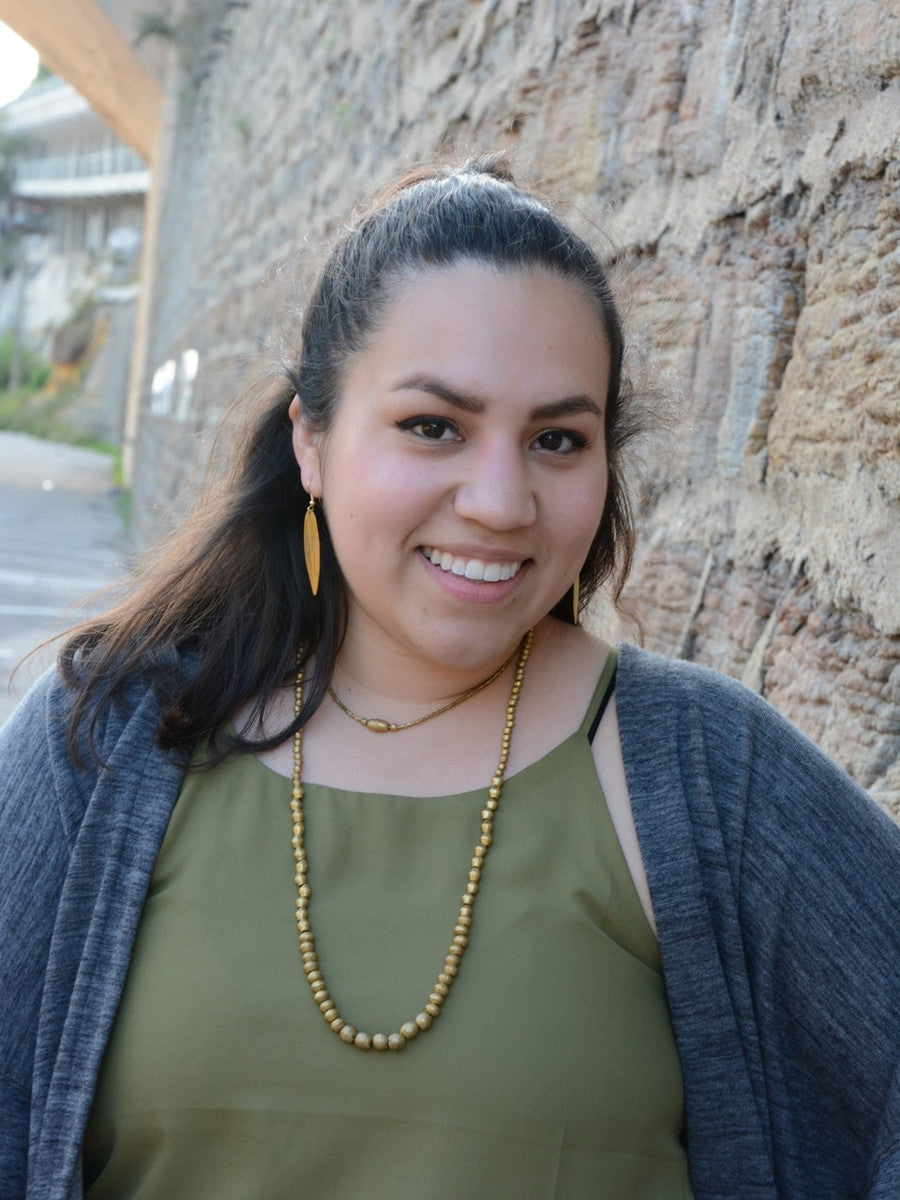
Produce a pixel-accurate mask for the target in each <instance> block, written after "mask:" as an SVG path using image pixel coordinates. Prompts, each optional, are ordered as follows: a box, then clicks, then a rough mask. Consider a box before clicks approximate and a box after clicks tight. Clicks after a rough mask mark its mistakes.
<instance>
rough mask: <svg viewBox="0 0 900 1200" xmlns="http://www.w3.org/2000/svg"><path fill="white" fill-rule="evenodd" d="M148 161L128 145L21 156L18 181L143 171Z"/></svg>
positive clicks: (125, 173) (17, 166)
mask: <svg viewBox="0 0 900 1200" xmlns="http://www.w3.org/2000/svg"><path fill="white" fill-rule="evenodd" d="M146 170H147V164H146V163H145V162H144V160H143V159H142V158H141V156H140V155H139V154H135V152H134V151H133V150H131V149H130V148H129V147H128V146H107V147H105V148H104V149H103V150H90V151H87V152H82V153H80V154H59V155H51V156H48V157H46V158H29V159H20V160H19V161H18V162H17V163H16V182H17V183H25V182H27V181H29V180H37V179H89V178H94V177H96V176H98V175H131V174H138V173H143V172H144V171H146Z"/></svg>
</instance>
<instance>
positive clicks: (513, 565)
mask: <svg viewBox="0 0 900 1200" xmlns="http://www.w3.org/2000/svg"><path fill="white" fill-rule="evenodd" d="M422 553H423V554H424V556H425V557H426V558H427V559H428V561H429V562H431V563H433V564H434V565H435V566H436V567H440V569H441V570H442V571H445V572H447V573H448V574H452V575H459V576H462V577H463V578H464V579H470V580H472V581H474V582H477V583H499V582H501V581H503V580H507V579H512V578H513V577H514V576H515V575H516V574H517V573H518V571H519V568H520V567H521V565H522V563H521V562H502V561H500V560H496V559H485V558H467V557H465V556H463V555H459V554H454V553H453V552H452V551H451V550H441V549H439V548H438V547H436V546H423V547H422Z"/></svg>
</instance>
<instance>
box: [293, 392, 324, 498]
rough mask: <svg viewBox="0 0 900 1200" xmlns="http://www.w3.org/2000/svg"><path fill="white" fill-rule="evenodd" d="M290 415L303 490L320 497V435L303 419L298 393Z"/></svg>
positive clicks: (295, 455) (295, 456)
mask: <svg viewBox="0 0 900 1200" xmlns="http://www.w3.org/2000/svg"><path fill="white" fill-rule="evenodd" d="M288 415H289V416H290V418H291V424H292V425H293V427H294V431H293V433H292V435H291V441H292V444H293V447H294V458H296V460H297V465H298V466H299V468H300V479H301V482H302V483H303V490H304V491H305V492H306V493H307V494H308V495H310V496H315V497H316V498H317V499H319V498H320V497H321V495H322V472H321V469H320V464H319V437H320V435H319V433H318V432H317V431H316V430H314V429H312V428H311V427H310V426H309V425H308V424H307V423H306V422H305V421H304V420H303V416H302V414H301V412H300V398H299V397H298V396H296V395H295V396H294V398H293V400H292V401H291V403H290V407H289V408H288Z"/></svg>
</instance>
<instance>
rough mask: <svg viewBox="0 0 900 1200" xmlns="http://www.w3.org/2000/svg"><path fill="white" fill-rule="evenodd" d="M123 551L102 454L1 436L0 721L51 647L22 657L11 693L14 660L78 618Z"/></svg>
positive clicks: (111, 576) (120, 563) (120, 568)
mask: <svg viewBox="0 0 900 1200" xmlns="http://www.w3.org/2000/svg"><path fill="white" fill-rule="evenodd" d="M129 553H130V546H129V542H128V538H127V535H126V533H125V530H124V528H123V524H122V519H121V516H120V514H119V499H118V493H117V492H116V491H115V489H114V487H113V482H112V464H111V460H110V459H109V458H108V457H107V455H105V454H98V453H97V452H96V451H93V450H84V449H82V448H81V447H77V446H61V445H57V444H56V443H54V442H43V441H40V440H38V439H37V438H32V437H28V436H27V435H26V434H23V433H4V432H2V431H0V723H2V722H3V721H4V720H5V719H6V717H7V716H8V715H9V713H10V712H11V711H12V709H13V708H14V707H15V705H16V703H17V702H18V701H19V700H20V699H21V697H22V696H23V695H24V693H25V691H26V690H27V688H28V685H29V684H30V683H31V682H33V680H34V679H36V678H37V676H38V675H39V674H40V673H41V671H42V670H43V669H44V667H45V666H46V665H47V664H48V663H49V662H51V661H52V659H53V654H54V651H53V649H52V648H51V649H49V650H44V651H42V652H41V654H40V655H39V656H35V658H34V659H29V660H28V662H27V663H25V664H24V665H23V666H22V667H21V668H20V669H19V671H18V672H17V673H16V677H15V680H14V681H13V684H12V690H10V683H9V677H10V674H11V672H12V669H13V667H14V666H15V664H16V663H17V662H18V661H19V660H20V659H21V658H22V656H23V655H24V654H26V653H27V652H28V651H29V650H31V649H32V648H33V647H34V646H36V645H37V644H38V643H39V642H40V641H42V640H43V639H44V638H46V637H48V636H49V635H51V634H52V633H54V632H58V631H59V630H60V629H65V628H66V626H67V625H70V624H72V623H73V622H74V621H75V620H77V619H78V618H79V617H80V616H82V615H84V613H85V611H86V610H85V609H84V607H83V601H84V599H85V597H86V596H87V595H88V594H89V593H90V592H93V591H94V590H95V589H97V588H99V587H103V586H104V585H106V584H108V583H112V582H113V581H114V580H116V579H117V578H119V576H121V575H122V574H123V573H124V571H125V569H126V567H127V563H128V557H129Z"/></svg>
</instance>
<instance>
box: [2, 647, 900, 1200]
mask: <svg viewBox="0 0 900 1200" xmlns="http://www.w3.org/2000/svg"><path fill="white" fill-rule="evenodd" d="M616 696H617V707H618V715H619V725H620V730H621V740H622V751H623V755H624V759H625V767H626V774H627V779H628V786H629V791H630V794H631V799H632V804H633V808H634V817H635V823H636V826H637V831H638V837H639V840H640V844H641V850H642V854H643V857H644V863H645V866H646V871H647V877H648V880H649V884H650V890H651V893H652V897H653V904H654V908H655V912H656V917H657V922H658V928H659V939H660V949H661V953H662V959H663V967H664V972H665V981H666V987H667V991H668V997H669V1003H670V1007H671V1013H672V1022H673V1026H674V1030H675V1037H676V1041H677V1044H678V1050H679V1054H680V1057H681V1063H682V1070H683V1074H684V1085H685V1101H686V1131H687V1147H688V1156H689V1163H690V1171H691V1182H692V1185H693V1190H694V1195H695V1197H696V1200H713V1198H715V1200H775V1198H776V1197H787V1198H790V1200H844V1198H850V1197H867V1198H868V1200H897V1197H898V1196H900V1069H898V1062H900V953H898V951H900V905H898V898H900V893H898V878H900V871H898V867H900V830H898V828H897V827H896V826H895V825H894V824H893V823H892V822H891V821H890V820H889V818H888V817H887V816H886V815H885V814H884V813H882V812H880V811H879V810H877V809H876V808H875V806H874V805H873V804H872V803H871V802H870V801H869V800H868V799H867V798H866V796H865V795H864V793H862V792H861V791H860V790H859V789H858V788H857V787H856V786H855V785H854V784H853V783H852V782H851V781H850V780H849V779H848V778H847V777H846V776H845V775H844V774H843V773H842V772H841V771H840V770H839V769H838V768H837V767H835V766H834V765H833V764H832V763H830V762H829V761H828V760H827V759H826V758H824V757H823V756H822V755H821V754H820V753H819V751H818V750H816V748H815V747H814V746H813V745H812V744H811V743H810V742H809V741H807V740H806V739H805V738H804V737H802V736H801V735H800V734H798V733H797V732H796V731H795V730H794V729H792V728H791V726H790V725H788V724H787V723H786V722H785V721H784V720H783V719H782V718H781V717H780V716H778V714H777V713H775V711H774V710H773V709H772V708H770V707H769V706H768V705H767V704H765V703H764V702H763V701H761V700H759V699H758V697H756V696H754V695H752V694H751V693H749V692H747V691H746V690H745V689H743V688H742V687H740V686H739V685H738V684H736V683H734V682H733V681H731V680H729V679H726V678H724V677H722V676H719V675H716V674H714V673H713V672H711V671H707V670H705V669H703V668H700V667H696V666H693V665H691V664H686V663H675V662H671V661H669V660H666V659H663V658H661V657H659V656H657V655H653V654H648V653H646V652H644V651H640V650H637V649H635V648H633V647H630V646H623V647H622V649H621V654H620V662H619V670H618V677H617V684H616ZM66 704H67V698H66V693H65V690H64V689H63V688H62V686H61V685H60V683H59V682H58V681H57V680H56V678H55V677H54V676H52V675H51V676H49V677H47V678H45V679H44V680H43V681H41V682H40V683H39V684H38V685H37V686H36V688H35V689H34V690H33V691H32V693H31V695H30V696H29V697H28V698H27V699H26V701H25V702H24V703H23V705H22V706H21V707H20V708H19V710H18V712H17V713H16V714H14V716H13V717H12V718H11V719H10V721H9V722H8V723H7V725H6V726H5V727H4V729H3V731H2V732H0V765H2V774H0V779H2V784H0V789H2V790H0V1200H11V1198H13V1197H15V1198H17V1200H21V1198H22V1197H26V1196H27V1197H28V1200H76V1198H80V1197H81V1195H82V1186H81V1166H80V1161H81V1160H80V1151H81V1140H82V1134H83V1130H84V1124H85V1120H86V1117H87V1113H88V1109H89V1107H90V1104H91V1099H92V1096H93V1090H94V1085H95V1081H96V1076H97V1071H98V1068H99V1065H100V1060H101V1057H102V1054H103V1050H104V1047H105V1045H106V1041H107V1037H108V1035H109V1031H110V1026H111V1023H112V1020H113V1017H114V1015H115V1011H116V1007H117V1004H118V1001H119V996H120V994H121V990H122V985H123V981H124V978H125V973H126V971H127V968H128V962H129V956H130V951H131V945H132V940H133V938H134V933H135V929H136V926H137V922H138V918H139V916H140V912H141V907H142V904H143V901H144V896H145V894H146V889H147V885H148V882H149V878H150V873H151V871H152V869H153V865H154V862H155V859H156V855H157V851H158V848H159V845H160V842H161V839H162V836H163V833H164V831H165V828H166V824H167V821H168V819H169V814H170V812H171V809H172V806H173V804H174V802H175V799H176V797H177V795H178V791H179V787H180V783H181V778H182V773H181V771H180V770H179V768H178V767H176V766H175V765H173V763H172V762H171V761H170V760H169V759H168V758H167V757H166V756H165V755H164V754H163V753H162V752H161V751H159V750H158V749H157V748H156V747H155V744H154V731H155V728H156V723H157V718H158V709H157V705H156V702H155V700H154V698H153V696H152V695H151V694H150V693H149V692H147V691H143V690H142V689H141V688H139V687H135V689H134V694H133V695H132V696H131V697H130V699H129V701H128V702H127V703H126V704H123V705H122V706H121V707H120V708H118V707H117V708H112V709H111V710H110V711H109V712H108V713H107V714H106V718H105V723H104V725H103V728H102V729H101V730H100V735H99V746H100V752H101V754H102V757H103V758H104V760H105V761H106V762H107V763H108V766H109V769H108V770H98V769H97V768H96V766H93V765H92V766H88V767H86V768H84V769H82V770H76V769H75V768H74V766H73V764H72V763H71V761H70V759H69V757H68V756H67V754H66V751H65V745H64V725H65V712H66ZM26 1179H27V1184H26Z"/></svg>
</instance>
